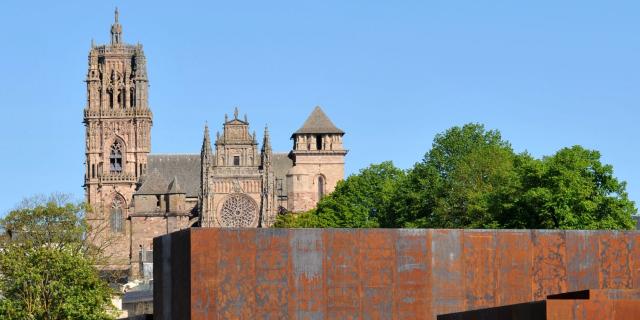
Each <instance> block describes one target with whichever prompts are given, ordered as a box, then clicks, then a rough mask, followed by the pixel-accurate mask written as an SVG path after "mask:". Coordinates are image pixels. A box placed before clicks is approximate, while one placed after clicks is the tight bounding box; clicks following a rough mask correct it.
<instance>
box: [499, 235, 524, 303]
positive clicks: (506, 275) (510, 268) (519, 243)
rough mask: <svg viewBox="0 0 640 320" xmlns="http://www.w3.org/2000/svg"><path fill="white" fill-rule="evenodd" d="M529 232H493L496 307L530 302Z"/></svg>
mask: <svg viewBox="0 0 640 320" xmlns="http://www.w3.org/2000/svg"><path fill="white" fill-rule="evenodd" d="M531 246H532V243H531V232H530V231H528V230H518V231H515V230H507V231H497V232H496V275H495V278H496V291H495V292H496V293H495V296H496V297H495V298H496V304H495V305H497V306H501V305H509V304H516V303H523V302H528V301H531V300H532V291H531V281H530V279H531V258H532V251H533V250H532V247H531Z"/></svg>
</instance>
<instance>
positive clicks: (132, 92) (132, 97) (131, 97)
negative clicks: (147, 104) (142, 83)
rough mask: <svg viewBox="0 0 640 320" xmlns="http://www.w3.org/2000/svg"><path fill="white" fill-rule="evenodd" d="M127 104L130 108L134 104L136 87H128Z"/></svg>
mask: <svg viewBox="0 0 640 320" xmlns="http://www.w3.org/2000/svg"><path fill="white" fill-rule="evenodd" d="M129 106H130V107H131V108H133V107H135V106H136V89H135V88H131V89H129Z"/></svg>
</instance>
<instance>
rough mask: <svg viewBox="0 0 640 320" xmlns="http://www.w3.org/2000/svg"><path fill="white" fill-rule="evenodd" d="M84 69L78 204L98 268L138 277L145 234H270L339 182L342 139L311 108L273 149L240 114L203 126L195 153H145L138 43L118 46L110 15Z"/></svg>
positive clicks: (147, 243)
mask: <svg viewBox="0 0 640 320" xmlns="http://www.w3.org/2000/svg"><path fill="white" fill-rule="evenodd" d="M88 64H89V65H88V72H87V78H86V83H87V101H86V107H85V109H84V125H85V128H86V137H85V140H86V149H85V150H86V162H85V180H84V182H85V183H84V188H85V197H86V202H87V203H88V204H89V205H90V206H91V208H92V210H90V212H88V213H87V220H88V222H89V224H90V225H91V227H92V228H93V229H94V231H96V232H95V234H96V236H95V242H96V243H99V244H104V246H105V249H106V252H107V253H108V257H109V259H108V260H109V262H108V266H106V268H108V269H112V270H121V271H125V272H127V273H128V274H129V275H130V276H132V277H134V278H135V277H139V276H141V275H142V273H143V272H144V270H143V269H144V268H143V263H144V262H148V260H149V259H148V258H147V255H146V253H147V252H149V251H150V250H151V249H152V248H151V244H152V240H153V238H154V237H157V236H160V235H163V234H166V233H169V232H173V231H176V230H180V229H184V228H189V227H270V226H271V225H273V223H274V221H275V218H276V216H277V215H278V214H279V213H283V212H303V211H307V210H310V209H312V208H314V207H315V205H316V203H317V202H318V200H319V199H321V198H322V197H323V196H324V195H326V194H328V193H330V192H332V191H333V190H334V188H335V186H336V184H337V182H338V181H340V180H342V179H343V178H344V158H345V155H346V154H347V151H346V150H345V149H344V146H343V143H342V137H343V135H344V132H343V131H342V130H340V129H338V128H337V127H336V126H335V125H334V124H333V123H332V122H331V120H330V119H329V118H328V117H327V116H326V114H325V113H324V112H323V111H322V109H321V108H320V107H316V108H315V109H313V111H312V112H311V115H310V116H309V118H308V119H307V120H306V121H305V122H304V123H303V125H302V127H300V129H299V130H297V131H296V132H294V133H293V134H292V135H291V139H292V140H293V147H292V150H290V151H289V152H285V153H279V152H274V151H273V150H272V149H271V141H270V136H269V131H268V128H265V129H264V134H263V136H262V139H261V140H262V141H261V143H260V144H259V143H258V137H257V135H256V133H255V132H252V131H251V129H250V126H249V121H248V119H247V116H246V115H244V116H243V117H242V118H241V117H239V114H238V110H237V109H236V110H235V111H234V113H233V116H232V117H228V116H227V115H225V116H224V117H225V118H224V122H223V123H222V127H221V129H222V132H218V133H216V135H215V137H214V139H213V140H211V136H210V134H209V128H208V126H206V125H205V128H204V137H203V142H202V149H201V150H200V153H199V154H198V153H195V154H167V155H162V154H152V153H151V126H152V124H153V113H152V112H151V108H150V106H149V104H148V85H149V80H148V78H147V70H146V69H147V68H146V58H145V55H144V51H143V48H142V45H141V44H136V45H132V44H127V43H125V42H124V41H123V37H122V26H121V25H120V23H119V21H118V11H117V10H116V14H115V22H114V24H113V25H112V26H111V42H110V43H108V44H104V45H95V44H93V43H92V46H91V50H90V51H89V61H88Z"/></svg>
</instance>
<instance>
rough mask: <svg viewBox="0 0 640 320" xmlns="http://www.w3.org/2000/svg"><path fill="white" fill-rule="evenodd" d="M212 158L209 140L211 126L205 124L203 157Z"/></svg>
mask: <svg viewBox="0 0 640 320" xmlns="http://www.w3.org/2000/svg"><path fill="white" fill-rule="evenodd" d="M210 156H211V140H210V138H209V124H207V123H205V124H204V138H203V139H202V157H203V158H204V157H206V158H209V157H210Z"/></svg>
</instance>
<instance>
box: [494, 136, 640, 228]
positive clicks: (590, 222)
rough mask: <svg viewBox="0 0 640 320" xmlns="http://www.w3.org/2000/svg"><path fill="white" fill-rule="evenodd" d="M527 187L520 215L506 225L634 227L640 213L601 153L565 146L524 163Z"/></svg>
mask: <svg viewBox="0 0 640 320" xmlns="http://www.w3.org/2000/svg"><path fill="white" fill-rule="evenodd" d="M520 176H521V179H522V185H523V194H522V195H521V197H520V199H519V201H518V203H517V206H516V210H515V213H514V218H515V219H507V218H508V217H505V219H504V224H505V225H506V226H508V227H516V228H539V229H632V228H634V226H635V225H634V221H633V219H632V217H631V216H632V215H633V214H635V213H636V212H637V209H636V208H635V204H634V203H633V202H632V201H630V200H629V198H628V195H627V192H626V183H625V182H620V181H618V180H617V179H616V178H615V177H614V176H613V167H612V166H611V165H604V164H602V163H601V161H600V153H599V152H598V151H593V150H587V149H584V148H583V147H581V146H574V147H571V148H564V149H561V150H560V151H558V152H557V153H556V154H554V155H553V156H549V157H544V158H543V159H542V160H533V159H531V158H528V159H524V160H522V161H521V166H520Z"/></svg>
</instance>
